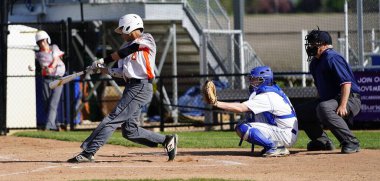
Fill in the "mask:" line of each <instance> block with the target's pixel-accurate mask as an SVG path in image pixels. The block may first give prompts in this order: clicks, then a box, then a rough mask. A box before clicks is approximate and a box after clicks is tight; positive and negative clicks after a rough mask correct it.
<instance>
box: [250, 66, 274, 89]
mask: <svg viewBox="0 0 380 181" xmlns="http://www.w3.org/2000/svg"><path fill="white" fill-rule="evenodd" d="M248 79H249V82H250V88H251V89H252V92H253V91H257V89H259V88H260V87H261V86H268V85H273V72H272V70H271V68H270V67H268V66H259V67H255V68H253V69H252V70H251V74H250V75H249V76H248Z"/></svg>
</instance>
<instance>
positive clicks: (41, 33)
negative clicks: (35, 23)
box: [36, 30, 50, 44]
mask: <svg viewBox="0 0 380 181" xmlns="http://www.w3.org/2000/svg"><path fill="white" fill-rule="evenodd" d="M44 39H47V42H48V43H49V44H50V36H49V35H48V34H47V33H46V31H43V30H40V31H38V32H37V33H36V42H38V41H40V40H44Z"/></svg>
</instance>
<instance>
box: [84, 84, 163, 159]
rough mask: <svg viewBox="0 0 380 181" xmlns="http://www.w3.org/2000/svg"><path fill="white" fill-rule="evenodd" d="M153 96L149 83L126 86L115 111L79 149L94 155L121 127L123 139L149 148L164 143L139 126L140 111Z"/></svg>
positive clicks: (159, 136) (156, 135) (152, 133)
mask: <svg viewBox="0 0 380 181" xmlns="http://www.w3.org/2000/svg"><path fill="white" fill-rule="evenodd" d="M152 96H153V86H152V84H151V83H138V84H130V83H128V84H126V86H125V89H124V92H123V96H122V98H121V100H120V101H119V102H118V104H117V105H116V107H115V109H114V110H113V111H112V112H111V113H110V114H109V115H107V116H106V117H105V118H104V119H103V120H102V122H101V123H100V124H99V125H98V127H97V128H96V129H95V130H94V131H93V132H92V133H91V135H90V136H89V137H88V138H87V139H86V140H85V141H84V142H83V143H82V145H81V148H82V149H83V151H85V152H87V153H91V154H93V155H95V153H96V152H97V151H98V150H99V148H100V147H101V146H103V145H104V144H105V143H106V142H107V140H108V138H109V137H110V136H111V135H112V133H113V132H114V131H115V129H116V128H118V127H119V126H120V125H121V130H122V134H123V137H124V138H126V139H128V140H130V141H133V142H136V143H139V144H143V145H146V146H149V147H157V146H158V143H160V144H162V143H163V142H164V141H165V135H161V134H158V133H155V132H152V131H149V130H146V129H144V128H142V127H140V126H139V121H138V119H139V115H140V113H141V109H142V108H143V106H144V105H146V104H147V103H148V102H149V101H150V100H151V98H152Z"/></svg>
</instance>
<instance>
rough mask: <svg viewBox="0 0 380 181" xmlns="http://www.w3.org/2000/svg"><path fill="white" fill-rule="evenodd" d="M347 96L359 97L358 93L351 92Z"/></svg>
mask: <svg viewBox="0 0 380 181" xmlns="http://www.w3.org/2000/svg"><path fill="white" fill-rule="evenodd" d="M349 97H352V98H358V99H360V94H358V93H352V92H351V93H350V96H349Z"/></svg>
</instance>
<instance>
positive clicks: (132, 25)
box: [115, 14, 144, 34]
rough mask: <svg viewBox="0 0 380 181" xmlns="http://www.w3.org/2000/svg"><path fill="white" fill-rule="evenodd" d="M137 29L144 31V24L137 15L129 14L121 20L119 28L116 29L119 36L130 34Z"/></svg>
mask: <svg viewBox="0 0 380 181" xmlns="http://www.w3.org/2000/svg"><path fill="white" fill-rule="evenodd" d="M136 29H141V31H143V30H144V23H143V21H142V19H141V17H140V16H139V15H137V14H127V15H124V16H122V17H121V18H120V19H119V26H118V27H117V28H116V29H115V32H116V33H118V34H122V33H124V34H129V33H131V32H132V31H134V30H136Z"/></svg>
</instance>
